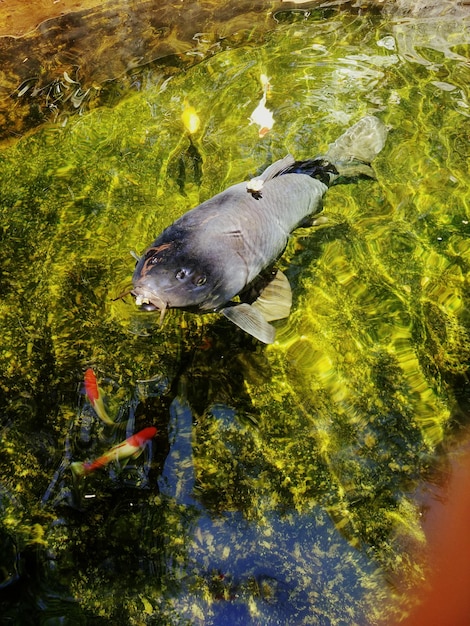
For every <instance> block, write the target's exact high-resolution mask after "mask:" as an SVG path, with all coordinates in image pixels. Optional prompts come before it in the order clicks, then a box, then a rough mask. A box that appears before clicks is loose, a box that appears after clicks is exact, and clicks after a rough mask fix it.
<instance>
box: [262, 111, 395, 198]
mask: <svg viewBox="0 0 470 626" xmlns="http://www.w3.org/2000/svg"><path fill="white" fill-rule="evenodd" d="M387 133H388V130H387V127H386V126H385V124H384V123H383V122H381V121H380V120H379V119H378V118H377V117H374V116H373V115H367V116H366V117H363V118H362V119H360V120H359V121H358V122H357V123H356V124H354V126H351V128H348V130H347V131H346V132H345V133H343V134H342V135H341V137H338V139H337V140H336V141H335V142H334V143H332V144H330V146H329V148H328V151H327V153H326V154H325V155H324V156H319V157H316V158H315V159H308V160H307V161H294V160H293V159H292V157H290V160H289V158H288V157H287V158H286V159H284V161H279V162H276V163H275V164H274V165H275V166H276V170H275V171H273V173H272V174H271V177H274V176H282V175H283V174H307V175H308V176H311V177H312V178H317V179H318V180H321V182H322V183H325V185H328V186H330V185H332V184H333V183H334V182H336V181H338V179H341V178H354V177H357V176H367V177H369V178H375V174H374V170H373V169H372V168H371V166H370V163H371V161H373V159H374V158H375V157H376V156H377V155H378V153H379V152H380V151H381V150H382V148H383V147H384V145H385V140H386V139H387ZM279 164H280V165H279ZM271 167H273V166H271ZM268 170H271V168H268ZM268 170H266V172H265V173H264V174H266V173H267V172H268ZM264 174H263V176H264Z"/></svg>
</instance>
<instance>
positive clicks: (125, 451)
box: [70, 426, 157, 477]
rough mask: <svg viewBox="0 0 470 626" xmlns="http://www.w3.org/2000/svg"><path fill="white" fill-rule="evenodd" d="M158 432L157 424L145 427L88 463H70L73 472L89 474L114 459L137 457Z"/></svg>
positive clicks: (122, 459)
mask: <svg viewBox="0 0 470 626" xmlns="http://www.w3.org/2000/svg"><path fill="white" fill-rule="evenodd" d="M156 434H157V429H156V428H155V426H149V427H148V428H144V429H143V430H141V431H139V432H138V433H136V434H135V435H132V436H131V437H128V438H127V439H125V440H124V441H121V443H118V444H117V445H116V446H113V447H112V448H110V449H109V450H108V451H107V452H105V454H103V455H102V456H100V457H98V458H97V459H95V460H94V461H90V462H88V463H87V462H83V461H75V462H74V463H72V464H71V465H70V467H71V469H72V472H73V473H74V474H75V476H78V477H81V476H87V475H88V474H91V473H92V472H95V471H96V470H98V469H102V468H103V467H106V465H108V464H109V463H112V462H113V461H121V462H122V461H126V460H127V459H129V458H130V457H137V456H138V455H139V454H140V453H141V452H142V450H143V448H144V446H145V444H146V443H147V441H150V439H153V437H155V435H156Z"/></svg>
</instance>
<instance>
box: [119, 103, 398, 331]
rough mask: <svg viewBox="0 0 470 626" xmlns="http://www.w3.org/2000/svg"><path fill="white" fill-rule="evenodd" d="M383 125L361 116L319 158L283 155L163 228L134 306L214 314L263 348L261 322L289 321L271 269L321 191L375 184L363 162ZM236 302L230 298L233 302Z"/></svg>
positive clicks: (373, 152) (145, 263)
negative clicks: (366, 181) (366, 180)
mask: <svg viewBox="0 0 470 626" xmlns="http://www.w3.org/2000/svg"><path fill="white" fill-rule="evenodd" d="M386 137H387V128H386V126H385V125H384V124H383V123H382V122H381V121H380V120H379V119H378V118H376V117H374V116H372V115H369V116H366V117H364V118H362V119H361V120H359V122H357V123H356V124H355V125H354V126H352V127H351V128H349V129H348V130H347V131H346V132H345V133H343V135H341V136H340V137H339V138H338V139H337V140H336V141H335V142H334V143H332V144H331V145H330V146H329V148H328V150H327V152H326V154H325V155H324V156H319V157H316V158H314V159H309V160H306V161H296V160H295V159H294V158H293V157H292V156H290V155H288V156H287V157H285V158H284V159H281V160H280V161H276V162H275V163H273V164H272V165H270V166H269V167H268V168H267V169H266V170H265V171H264V172H263V173H262V174H260V175H259V176H257V177H256V178H255V179H251V181H249V182H248V183H246V182H241V183H238V184H236V185H232V186H231V187H229V188H228V189H226V190H225V191H222V192H221V193H219V194H217V195H216V196H214V197H213V198H210V199H209V200H206V201H205V202H203V203H202V204H200V205H199V206H197V207H196V208H194V209H192V210H191V211H188V212H187V213H185V214H184V215H183V216H182V217H180V218H179V219H178V220H176V221H175V222H174V223H173V224H171V225H170V226H168V227H167V228H166V229H165V230H164V231H163V233H162V234H161V235H160V236H159V237H158V238H157V239H156V240H155V241H154V242H153V243H152V244H151V246H150V247H149V248H148V249H147V250H146V252H145V253H144V254H143V255H142V256H141V258H140V260H139V261H138V263H137V264H136V267H135V270H134V275H133V277H132V283H133V289H132V291H131V293H132V295H133V296H134V297H135V302H136V304H137V305H140V306H141V308H142V309H144V310H147V311H155V310H159V311H160V319H163V316H164V314H165V311H166V310H167V309H169V308H180V309H186V310H189V311H193V312H197V313H207V312H211V311H212V312H219V313H222V314H223V315H225V317H227V318H228V319H229V320H231V321H232V322H233V323H234V324H236V325H237V326H239V327H240V328H241V329H242V330H244V331H245V332H247V333H249V334H250V335H252V336H253V337H256V338H257V339H259V340H260V341H262V342H264V343H273V341H274V339H275V329H274V327H273V326H272V324H270V323H269V322H270V321H273V320H278V319H283V318H285V317H287V316H288V315H289V312H290V308H291V304H292V293H291V289H290V285H289V282H288V280H287V278H286V277H285V276H284V274H282V272H280V271H274V270H273V264H274V263H275V262H276V260H277V259H278V258H279V257H280V256H281V254H282V253H283V251H284V249H285V247H286V245H287V242H288V239H289V236H290V234H291V233H292V231H294V230H295V229H296V228H297V227H299V226H305V225H313V224H315V223H320V221H321V218H320V219H319V220H317V219H316V214H317V213H318V212H319V211H321V209H322V198H323V195H324V194H325V193H326V191H327V190H328V188H329V187H330V186H331V185H332V184H334V183H335V182H339V180H340V179H342V180H343V181H344V182H347V180H348V179H349V180H351V179H352V180H354V179H355V178H357V177H358V176H368V177H370V178H374V172H373V170H372V168H371V167H370V162H371V161H372V160H373V159H374V158H375V156H377V154H378V153H379V152H380V151H381V150H382V148H383V146H384V145H385V140H386ZM236 297H238V299H239V301H238V300H234V298H236Z"/></svg>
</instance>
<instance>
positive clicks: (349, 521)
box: [0, 2, 470, 626]
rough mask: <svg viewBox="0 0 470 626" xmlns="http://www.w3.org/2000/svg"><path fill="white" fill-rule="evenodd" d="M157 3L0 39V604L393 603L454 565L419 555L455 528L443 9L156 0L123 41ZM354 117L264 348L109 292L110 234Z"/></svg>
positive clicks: (229, 620) (78, 620)
mask: <svg viewBox="0 0 470 626" xmlns="http://www.w3.org/2000/svg"><path fill="white" fill-rule="evenodd" d="M151 4H152V3H145V2H143V3H137V4H136V8H135V14H134V13H129V11H128V9H126V11H127V13H126V16H127V17H126V18H125V19H124V17H122V15H121V13H118V12H117V13H116V14H115V17H116V19H115V20H114V22H113V20H111V19H110V16H111V15H112V11H113V5H112V3H110V4H109V6H108V5H106V6H104V7H102V8H101V10H98V9H96V8H93V7H91V6H89V7H88V8H87V9H86V11H85V12H83V11H82V13H80V14H79V15H73V14H67V13H65V12H64V14H63V15H62V16H58V17H57V18H56V20H58V21H54V20H52V21H49V22H44V23H43V25H42V26H41V27H40V28H39V29H38V30H30V31H28V32H27V34H23V35H21V36H20V34H18V33H17V34H16V35H15V37H16V39H14V38H13V37H10V38H7V39H3V40H2V44H1V45H2V46H3V47H2V48H1V50H2V54H3V55H4V56H3V58H4V59H5V63H4V65H3V72H4V77H5V80H3V81H2V89H4V92H3V95H5V94H7V95H6V96H5V98H8V103H9V104H10V106H7V105H4V106H3V109H2V116H3V117H2V120H3V121H2V126H1V128H2V138H3V140H4V141H3V143H2V146H1V149H0V161H1V168H0V172H1V173H0V207H1V211H2V220H1V225H0V228H1V230H0V235H1V246H0V294H1V295H0V308H1V315H0V327H1V337H2V346H1V347H2V349H1V372H2V374H1V377H0V409H1V410H0V614H1V615H2V623H5V624H15V625H16V624H47V625H52V624H59V623H60V624H123V625H124V624H139V625H140V624H165V625H166V624H168V625H173V624H175V625H180V624H204V625H206V624H207V625H211V624H214V625H216V626H219V625H223V624H230V625H232V624H253V625H258V624H263V625H268V624H292V625H297V624H319V625H320V626H323V625H324V626H330V625H345V626H346V625H348V626H349V625H356V624H357V625H361V626H362V625H366V624H376V625H379V624H395V623H400V621H403V620H404V619H405V618H406V616H407V615H408V614H409V613H410V612H411V611H413V610H419V609H416V605H418V604H419V603H420V602H421V600H422V599H423V598H424V597H425V596H424V593H425V592H424V591H423V589H426V588H427V587H428V586H429V585H431V586H432V588H433V589H435V590H436V591H435V593H434V596H435V597H441V598H445V597H447V596H448V597H449V598H450V597H451V595H450V591H449V588H446V590H445V589H444V587H439V585H442V580H440V579H439V578H437V581H436V574H435V572H436V571H441V570H440V568H443V571H445V572H446V573H447V574H446V576H445V579H446V580H452V577H453V574H456V573H457V572H458V573H459V574H458V576H456V579H457V578H458V579H459V580H467V578H466V576H468V573H467V569H466V566H465V563H463V564H458V563H457V560H455V561H453V563H451V564H450V565H449V564H448V563H447V565H446V564H444V565H443V564H442V562H441V561H440V560H439V559H442V554H440V550H441V552H442V550H445V551H447V552H450V551H451V550H452V549H453V548H452V547H451V546H454V547H455V544H456V543H457V544H459V545H461V546H464V545H466V544H465V538H464V536H463V531H462V525H461V524H460V525H459V524H456V523H454V522H455V521H456V520H457V521H458V520H461V519H462V516H465V515H466V513H465V510H466V509H465V502H466V492H465V488H462V487H461V486H459V485H461V484H462V481H460V482H459V477H460V476H461V470H460V469H459V468H460V467H461V466H462V467H463V468H465V467H466V465H465V458H466V450H467V447H468V446H467V444H466V443H465V442H466V441H467V437H468V435H467V433H468V415H469V400H470V396H469V382H468V368H469V357H470V335H469V326H470V320H469V313H468V311H469V264H470V243H469V233H470V207H469V203H468V197H469V194H468V158H469V139H470V137H469V117H470V103H469V87H468V86H469V84H470V54H469V51H470V22H469V21H468V18H467V17H466V12H465V5H463V4H462V3H445V4H444V3H441V4H442V6H440V10H438V8H436V7H437V5H436V4H435V3H432V6H431V3H428V5H427V6H426V3H414V4H413V9H410V8H409V7H406V6H404V3H395V5H396V6H394V7H390V6H387V7H385V8H383V9H381V10H379V9H378V7H377V6H376V5H377V3H339V4H337V3H324V4H325V6H323V5H320V4H319V3H307V4H305V3H278V4H277V6H276V7H275V9H273V8H272V7H271V6H270V7H269V8H267V7H266V6H265V5H264V4H263V3H259V4H258V3H252V4H251V5H248V4H246V5H244V4H243V3H240V4H239V5H238V4H237V10H236V14H235V9H234V8H233V7H232V9H230V10H229V9H228V8H227V7H226V6H225V5H223V6H222V7H221V6H217V9H218V10H217V11H215V8H216V5H215V3H204V4H203V5H194V3H193V5H194V8H193V12H190V11H188V12H186V13H184V12H181V11H179V12H176V13H175V11H176V3H167V4H165V5H162V6H161V7H160V8H161V11H162V12H161V13H158V12H155V14H153V18H154V20H155V22H154V24H153V27H154V29H153V30H152V29H151V28H150V29H149V30H148V31H145V32H144V31H142V37H141V38H137V37H136V38H130V37H129V32H131V31H126V32H127V34H126V36H124V35H123V30H122V27H123V25H124V24H128V25H129V23H130V22H129V20H130V19H131V17H134V18H135V21H134V25H137V26H136V28H137V30H138V28H140V26H139V24H140V25H141V24H146V25H148V24H149V23H150V22H149V21H148V16H149V14H150V13H149V12H151V11H150V9H151V8H152V7H151ZM184 4H185V6H186V3H184ZM232 4H233V3H232ZM358 4H363V5H364V6H360V7H358V6H356V5H358ZM365 4H367V6H365ZM283 5H285V6H283ZM197 7H199V8H200V9H201V12H200V13H197V11H196V8H197ZM392 8H394V9H395V10H394V11H393V10H392ZM170 9H171V11H173V13H171V11H170ZM398 9H400V10H398ZM418 9H420V10H419V11H418ZM165 11H167V13H164V12H165ZM224 11H226V13H224ZM139 15H140V16H146V17H145V19H144V18H142V20H141V21H140V22H139V19H140V18H139ZM201 15H202V16H203V19H202V21H200V17H201ZM175 16H176V18H177V19H176V20H174V28H173V30H172V29H170V31H168V32H167V31H165V33H164V34H162V32H160V31H159V30H158V28H159V27H158V28H157V18H158V20H160V22H158V23H161V22H164V21H165V20H166V21H167V22H169V21H170V18H171V19H173V17H175ZM118 17H119V19H118ZM224 17H225V18H226V19H223V18H224ZM92 18H93V19H95V18H96V22H93V21H89V22H87V20H92ZM164 18H165V19H164ZM126 20H127V21H126ZM87 24H88V25H90V24H94V26H93V27H91V26H90V28H89V29H88V27H86V25H87ZM113 24H114V27H113ZM58 25H59V26H58ZM78 25H79V26H80V28H81V29H82V30H80V33H81V35H80V37H72V36H71V35H70V33H73V32H78V31H74V30H73V29H74V28H78ZM113 28H114V30H113ZM223 28H225V29H226V30H222V29H223ZM54 32H55V33H56V36H57V37H58V39H56V40H54V41H60V42H61V45H60V46H59V47H58V48H56V50H55V52H54V55H52V56H49V57H48V52H47V51H48V50H49V51H50V50H51V47H50V46H51V41H52V40H53V38H52V34H51V33H54ZM132 32H135V31H132ZM67 33H68V35H67ZM97 33H102V36H101V38H100V37H98V38H97ZM145 33H147V34H146V36H144V35H145ZM164 35H165V36H164ZM61 37H62V39H61ZM170 40H171V42H173V43H172V46H170V43H169V41H170ZM82 44H83V45H82ZM162 46H163V47H162ZM165 46H166V48H165ZM168 46H170V47H168ZM121 49H122V51H121ZM77 54H78V55H82V56H81V59H82V60H83V63H81V64H80V67H79V68H78V67H77V64H76V59H77ZM22 55H24V57H23V56H22ZM57 55H62V56H61V57H60V59H59V61H58V58H59V57H58V56H57ZM19 58H24V59H26V58H27V59H28V61H27V62H26V61H25V64H23V68H22V69H21V70H20V69H19V68H20V65H19V64H18V63H16V61H15V59H16V60H17V59H19ZM46 58H48V61H47V60H46ZM131 58H134V63H133V64H132V63H131V64H130V65H129V63H130V61H129V59H131ZM71 59H72V60H71ZM136 59H138V60H136ZM111 60H112V62H111ZM73 67H75V70H73ZM25 68H26V69H25ZM23 71H24V73H23V74H21V72H23ZM267 85H269V86H267ZM6 86H7V87H6ZM2 102H3V103H5V102H7V101H6V99H2ZM34 111H35V112H36V113H35V114H33V113H34ZM256 111H258V113H255V112H256ZM368 114H373V115H375V116H377V117H379V118H380V119H381V120H382V121H383V122H384V123H385V124H387V126H388V127H389V129H390V130H389V136H388V139H387V142H386V145H385V147H384V149H383V151H382V152H381V153H380V154H379V156H378V157H377V159H376V160H375V162H374V164H373V166H374V171H375V174H376V178H375V179H374V180H370V179H369V180H365V179H363V180H362V179H361V180H358V181H355V182H353V183H351V184H341V185H336V186H334V187H332V188H331V189H330V190H328V192H327V194H326V196H325V199H324V209H323V212H324V215H325V217H327V221H326V222H325V223H323V224H321V225H320V226H316V227H311V228H301V229H298V230H297V231H296V232H295V233H294V235H293V236H292V237H291V240H290V242H289V244H288V247H287V249H286V251H285V253H284V255H283V256H282V258H281V259H280V260H279V267H280V268H281V269H282V270H283V271H284V273H285V274H286V276H287V277H288V279H289V282H290V284H291V286H292V290H293V306H292V312H291V314H290V316H289V318H288V319H285V320H281V321H278V322H275V326H276V333H277V334H276V341H275V343H274V344H272V345H269V346H266V345H264V344H261V343H260V342H258V341H256V340H255V339H254V338H252V337H250V336H249V335H247V334H245V333H243V332H242V331H241V330H240V329H238V328H236V327H235V326H234V325H232V324H231V323H230V322H229V321H228V320H227V319H224V318H223V317H222V316H220V315H218V314H216V313H213V314H206V315H197V314H191V313H189V312H181V311H176V310H174V311H169V312H167V314H166V316H165V319H164V322H163V324H162V325H161V326H160V325H159V324H158V314H156V315H155V314H154V313H143V312H140V311H139V310H138V309H137V307H136V305H135V303H134V301H133V298H132V297H131V296H129V295H127V296H123V297H120V295H121V294H123V293H125V292H126V291H128V290H129V289H130V285H131V277H132V272H133V268H134V265H135V260H134V259H133V258H132V256H131V254H130V251H135V253H137V255H140V254H141V253H142V252H143V251H144V250H145V248H146V247H147V246H148V244H149V243H150V242H151V241H152V240H153V239H154V238H155V237H156V235H157V234H158V233H160V232H161V231H162V229H163V228H164V227H165V226H167V225H168V224H170V223H171V222H172V221H173V220H175V219H177V218H178V217H179V216H180V215H182V214H183V213H184V212H185V211H187V210H189V209H190V208H192V207H194V206H196V205H197V204H198V203H200V202H202V201H204V200H206V199H207V198H209V197H211V196H212V195H214V194H216V193H218V192H219V191H221V190H223V189H224V188H226V187H227V186H228V185H231V184H233V183H236V182H240V181H245V180H246V181H248V180H250V179H251V178H252V177H253V176H255V175H256V174H257V173H258V172H259V171H260V170H261V169H262V168H263V167H265V166H267V165H268V164H269V163H271V162H273V161H274V160H276V159H278V158H282V157H283V156H285V154H287V153H289V152H290V153H292V154H294V155H295V157H296V158H299V159H305V158H309V157H313V156H316V155H318V154H324V153H325V151H326V150H327V147H328V144H330V143H331V142H333V141H334V140H335V139H336V138H337V137H338V136H339V135H341V133H343V132H344V131H345V130H346V129H347V128H348V127H350V126H351V125H352V124H353V123H355V122H356V121H358V120H359V119H360V118H361V117H363V116H364V115H368ZM89 369H92V370H93V372H94V373H95V375H96V378H97V384H98V386H99V389H100V391H99V394H100V396H99V397H100V399H101V400H100V401H102V402H103V403H104V404H103V405H102V406H101V405H100V404H99V402H98V403H97V402H96V401H93V400H92V396H90V388H89V387H88V393H87V392H86V389H85V384H84V381H85V379H87V376H88V374H87V373H86V372H87V371H88V370H89ZM87 380H89V379H87ZM153 427H155V428H156V429H157V433H156V436H155V437H153V436H149V437H148V439H147V440H146V441H145V442H144V443H143V444H142V445H137V446H135V447H132V445H131V443H129V442H130V441H134V440H132V439H129V438H132V436H133V435H134V434H135V433H139V432H142V431H144V429H147V428H153ZM145 432H149V431H145ZM152 433H153V431H152ZM125 441H127V443H126V444H125V445H124V446H121V447H119V448H116V447H115V446H119V445H120V444H121V443H122V442H125ZM129 446H130V447H129ZM137 452H140V454H136V453H137ZM106 453H108V456H107V457H106V460H105V461H102V463H101V465H102V466H101V467H100V468H99V469H97V470H96V471H91V470H90V471H89V470H88V469H87V468H89V466H88V465H87V463H90V462H92V461H93V460H94V459H97V458H100V457H101V456H102V455H104V454H105V455H106ZM462 471H464V470H462ZM442 502H444V503H445V504H442ZM459 505H462V507H463V508H459ZM437 537H439V538H441V539H442V538H446V539H448V540H449V543H447V544H446V543H445V542H443V544H442V546H443V547H442V546H441V543H440V541H438V540H437V539H436V538H437ZM452 538H454V539H455V541H450V539H452ZM436 554H437V556H436ZM439 554H440V556H439ZM457 554H458V551H457ZM446 567H447V569H445V568H446ZM453 567H455V569H453ZM452 589H454V586H452ZM458 590H459V587H458V585H457V584H456V585H455V592H456V594H457V597H461V594H460V595H459V591H458ZM453 603H454V605H455V602H454V601H453ZM442 604H443V605H444V609H445V603H442ZM462 607H463V608H462V610H465V607H464V605H463V604H462ZM450 614H451V613H450V609H449V615H450ZM409 619H410V620H411V619H414V618H412V617H410V618H409ZM416 619H418V618H416ZM453 619H454V618H453ZM455 619H457V618H455ZM407 623H413V622H412V621H411V622H407ZM418 623H419V622H418V621H415V622H414V624H418ZM422 623H426V622H425V621H423V622H422ZM442 623H444V622H442ZM454 623H457V622H454Z"/></svg>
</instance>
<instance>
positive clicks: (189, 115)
mask: <svg viewBox="0 0 470 626" xmlns="http://www.w3.org/2000/svg"><path fill="white" fill-rule="evenodd" d="M181 120H182V122H183V124H184V127H185V128H186V130H187V131H188V133H189V134H190V135H193V134H194V133H197V131H198V130H199V127H200V126H201V120H200V118H199V115H198V114H197V113H196V109H195V108H194V107H193V106H190V104H189V103H188V102H186V101H185V106H184V111H183V113H182V114H181Z"/></svg>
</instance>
